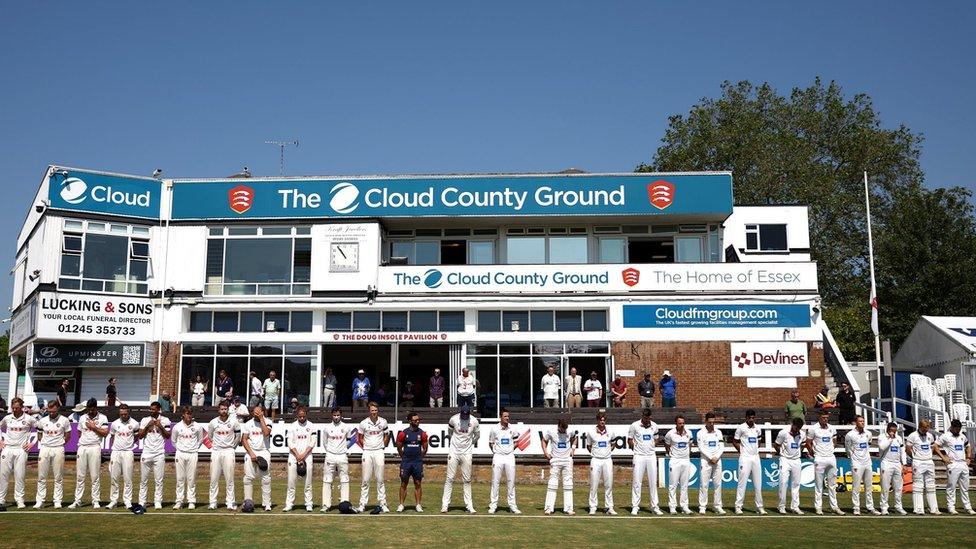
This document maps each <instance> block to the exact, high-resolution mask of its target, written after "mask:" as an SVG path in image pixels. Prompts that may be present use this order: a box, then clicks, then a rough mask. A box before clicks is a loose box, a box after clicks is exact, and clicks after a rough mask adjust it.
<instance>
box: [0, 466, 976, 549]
mask: <svg viewBox="0 0 976 549" xmlns="http://www.w3.org/2000/svg"><path fill="white" fill-rule="evenodd" d="M206 471H207V467H206V466H202V467H201V468H200V476H203V475H204V474H206ZM73 473H74V466H73V464H69V466H68V467H67V471H66V476H65V495H66V501H65V504H67V503H70V501H71V499H72V498H71V496H73V494H74V478H73ZM33 474H34V470H33V468H30V469H29V470H28V476H29V478H28V482H27V498H26V499H27V501H28V508H27V509H25V510H22V511H21V510H17V509H11V510H10V511H9V512H7V513H2V514H0V546H3V547H14V546H17V547H23V546H24V545H25V544H30V545H33V544H37V543H39V542H40V543H43V544H44V545H54V546H80V547H91V546H106V544H108V545H111V546H136V545H143V546H144V545H153V546H171V545H180V546H192V547H197V546H214V545H224V546H226V545H228V544H230V545H250V546H257V545H267V544H270V543H274V544H302V545H307V544H310V543H314V544H317V545H324V544H331V545H351V546H356V547H362V546H368V547H411V548H413V547H422V546H426V545H430V546H441V545H443V544H445V543H451V542H457V543H464V544H466V545H472V544H475V545H479V546H483V547H501V546H508V547H511V546H538V547H556V546H562V547H566V546H568V545H576V546H589V547H594V546H595V547H609V546H618V547H619V546H624V547H647V546H648V545H653V544H660V543H664V544H667V545H669V546H678V547H684V546H695V547H702V546H759V547H790V548H797V547H811V546H814V545H822V544H823V542H824V540H827V541H828V542H830V543H838V542H843V543H845V544H849V545H852V546H857V545H861V546H866V547H874V546H880V545H884V546H886V547H907V546H912V547H935V546H942V547H945V546H949V547H973V546H976V517H971V516H968V515H965V516H962V515H961V516H958V517H951V516H946V515H942V516H939V517H932V516H924V517H916V516H912V515H909V516H907V517H900V516H899V517H895V516H890V517H873V516H870V515H866V516H865V515H862V516H860V517H854V516H852V515H851V514H850V513H848V514H847V515H845V516H842V517H840V516H824V517H817V516H812V515H811V514H809V513H812V495H811V494H806V493H804V495H803V496H802V501H801V505H802V506H803V508H804V510H805V511H808V514H807V515H805V516H802V517H796V516H788V517H782V516H780V515H779V514H777V513H776V511H775V509H776V497H777V496H776V494H775V493H772V492H768V493H765V494H764V497H765V499H766V508H767V510H770V511H771V514H770V515H767V516H759V515H757V514H755V513H754V510H753V509H752V504H751V501H752V493H751V492H750V493H749V494H748V496H747V498H746V502H747V505H746V514H745V515H743V516H732V515H731V507H732V502H733V499H734V496H735V494H734V493H731V492H729V491H726V492H725V494H724V502H725V505H726V510H728V511H730V515H727V516H724V517H718V516H716V515H714V514H712V513H711V512H709V514H708V515H706V516H699V515H697V514H696V515H693V516H681V515H678V516H670V515H664V516H660V517H659V516H654V515H651V514H649V513H648V512H647V511H646V504H647V502H646V493H645V502H644V503H645V510H643V511H642V513H641V514H640V516H638V517H632V516H631V515H630V514H629V510H630V487H629V484H624V483H621V482H620V480H621V479H620V478H618V479H617V487H616V489H615V492H614V498H615V500H614V501H615V504H616V509H617V511H618V512H619V513H620V515H619V516H617V517H608V516H606V515H604V514H602V513H600V514H598V515H596V516H594V517H590V516H587V515H586V511H587V508H586V505H587V504H586V500H587V496H588V491H589V490H588V487H586V486H581V485H577V487H576V490H575V504H576V512H577V513H579V514H578V515H576V516H575V517H567V516H564V515H562V513H559V512H557V514H555V515H553V516H551V517H546V516H544V515H543V501H544V499H545V487H544V486H542V485H539V484H526V485H519V486H518V501H519V507H521V509H522V511H523V513H524V514H523V515H522V516H513V515H511V514H509V513H508V512H507V509H505V508H504V507H503V508H502V509H500V510H499V513H498V514H496V515H493V516H492V515H488V514H487V513H486V510H487V504H488V489H489V486H488V485H487V484H486V483H483V482H482V483H476V484H475V485H474V499H475V506H476V507H477V509H478V511H479V513H478V514H477V515H473V516H469V515H467V513H465V512H464V511H463V504H462V502H461V488H460V485H459V484H456V485H455V489H454V501H453V504H452V510H451V512H450V513H449V514H447V515H441V514H439V513H438V511H439V509H440V497H441V494H442V488H443V483H442V482H438V481H433V480H432V481H431V482H429V483H425V487H426V490H425V492H424V508H425V513H424V514H423V515H419V514H418V513H416V512H415V511H413V509H412V507H408V511H407V512H404V513H402V514H396V513H392V514H389V515H380V516H371V515H358V516H343V515H338V514H336V513H335V512H330V513H328V514H323V513H320V512H319V511H318V508H316V511H315V512H314V513H307V512H305V510H304V506H303V504H304V501H303V500H302V496H301V494H300V493H299V496H298V500H297V501H296V504H297V505H299V507H297V509H298V510H297V511H292V512H290V513H287V514H286V513H282V512H281V506H282V502H283V500H284V496H285V489H286V484H285V482H284V480H281V479H275V480H274V482H273V487H272V499H273V501H274V502H275V509H274V510H273V511H272V512H270V513H265V512H263V511H260V510H259V511H257V512H255V513H254V514H250V515H248V514H243V513H239V512H237V513H232V512H228V511H226V509H224V508H223V506H221V508H220V509H219V510H217V511H208V510H207V509H206V501H207V485H206V483H205V482H204V481H203V480H202V479H198V480H199V481H200V482H199V483H198V488H197V502H198V507H197V509H196V510H194V511H188V510H182V511H173V510H172V508H171V505H172V500H173V498H174V480H173V471H172V469H171V466H169V465H168V466H167V478H166V483H165V490H164V499H165V500H166V501H168V502H170V503H169V504H168V505H167V506H166V507H164V509H163V510H161V511H156V510H153V509H150V510H149V511H148V512H147V513H146V514H145V515H143V516H135V515H133V514H132V513H130V512H128V511H125V510H121V509H114V510H106V509H99V510H94V509H92V508H91V507H90V506H88V504H87V503H86V504H85V506H84V507H83V508H82V509H78V510H67V509H61V510H56V509H53V508H52V507H51V505H50V503H48V505H47V507H45V508H44V509H43V510H40V511H35V510H33V509H31V508H30V507H29V505H30V504H31V502H32V501H33V499H34V492H35V487H36V481H35V480H34V476H33ZM136 476H138V475H136ZM628 480H629V479H628ZM353 481H354V482H353V485H352V486H351V490H350V491H351V493H352V499H353V501H354V502H357V501H358V497H359V485H358V483H357V482H356V477H353ZM398 487H399V482H389V480H388V482H387V495H388V498H389V500H390V502H391V508H395V507H396V501H397V489H398ZM135 488H136V490H135V493H136V494H137V493H138V485H137V486H136V487H135ZM108 489H109V482H108V477H107V474H105V472H104V471H103V476H102V501H103V502H104V501H105V500H106V499H107V496H108ZM236 489H237V493H236V495H237V499H238V502H240V500H241V499H242V498H243V492H242V486H241V482H240V478H239V477H238V480H237V488H236ZM12 490H13V486H12V485H11V487H10V492H9V493H8V499H7V501H8V504H9V503H11V500H12ZM313 491H314V496H315V502H316V504H319V503H320V499H319V498H320V494H321V477H316V478H314V488H313ZM50 496H51V490H50V489H49V490H48V497H50ZM337 496H338V494H336V495H335V496H334V497H337ZM660 496H661V501H662V507H663V508H664V509H665V510H666V509H667V505H666V502H667V492H666V491H665V490H661V491H660ZM689 496H690V498H689V499H690V500H691V503H692V505H691V507H692V509H694V510H697V501H698V500H697V497H698V492H697V490H695V489H692V490H691V491H690V494H689ZM838 497H839V500H840V504H841V507H842V508H844V509H845V510H849V509H850V494H846V493H841V494H838ZM219 499H220V500H221V501H223V491H221V494H220V497H219ZM501 499H502V500H503V501H504V491H503V494H502V497H501ZM85 501H86V502H87V501H88V500H87V497H86V499H85ZM412 501H413V492H412V488H411V490H410V491H409V492H408V496H407V503H408V505H409V504H410V503H411V502H412ZM876 502H877V501H876ZM940 502H941V503H942V504H943V506H944V496H943V494H941V493H940ZM201 503H202V505H201ZM601 503H602V497H601ZM905 504H906V507H908V508H909V509H910V507H911V498H910V496H906V498H905ZM556 508H557V509H561V508H562V495H561V494H560V499H559V500H558V501H557V505H556ZM960 508H961V507H960Z"/></svg>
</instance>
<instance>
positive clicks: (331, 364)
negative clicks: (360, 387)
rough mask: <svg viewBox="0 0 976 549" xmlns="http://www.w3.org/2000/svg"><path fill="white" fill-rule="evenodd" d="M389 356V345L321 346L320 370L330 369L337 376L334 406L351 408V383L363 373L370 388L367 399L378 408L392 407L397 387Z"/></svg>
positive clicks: (390, 354) (390, 353) (320, 381)
mask: <svg viewBox="0 0 976 549" xmlns="http://www.w3.org/2000/svg"><path fill="white" fill-rule="evenodd" d="M391 356H392V352H391V348H390V345H359V344H348V345H332V344H327V345H323V346H322V371H323V372H324V371H325V369H326V368H332V374H333V375H335V377H336V403H337V404H338V405H339V406H342V407H347V406H352V380H353V378H355V377H356V372H358V371H359V370H363V371H364V372H366V377H367V378H369V382H370V386H371V390H370V394H369V399H370V400H372V401H375V402H377V403H378V404H379V405H380V406H393V405H394V400H393V399H394V396H395V390H394V387H395V385H396V384H395V383H394V380H393V378H392V377H391V376H390V357H391ZM319 383H322V380H319Z"/></svg>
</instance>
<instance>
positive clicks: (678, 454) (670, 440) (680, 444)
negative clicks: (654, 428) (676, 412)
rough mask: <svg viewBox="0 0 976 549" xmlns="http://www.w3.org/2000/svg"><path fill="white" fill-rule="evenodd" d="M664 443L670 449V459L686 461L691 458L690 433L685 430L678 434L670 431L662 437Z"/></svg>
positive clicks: (676, 431)
mask: <svg viewBox="0 0 976 549" xmlns="http://www.w3.org/2000/svg"><path fill="white" fill-rule="evenodd" d="M664 442H665V443H666V444H667V445H669V446H670V447H671V459H688V458H690V457H691V431H689V430H688V429H685V432H684V433H679V432H678V430H677V429H671V430H670V431H668V434H666V435H664Z"/></svg>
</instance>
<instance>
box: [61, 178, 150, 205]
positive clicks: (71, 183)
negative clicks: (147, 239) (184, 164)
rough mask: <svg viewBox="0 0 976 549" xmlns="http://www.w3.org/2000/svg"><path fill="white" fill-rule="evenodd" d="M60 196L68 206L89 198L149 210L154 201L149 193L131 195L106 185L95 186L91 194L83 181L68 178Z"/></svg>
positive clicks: (62, 186)
mask: <svg viewBox="0 0 976 549" xmlns="http://www.w3.org/2000/svg"><path fill="white" fill-rule="evenodd" d="M59 194H60V195H61V199H62V200H64V201H65V202H67V203H68V204H81V203H82V202H84V201H85V200H87V199H88V198H91V199H92V201H94V202H104V203H108V204H119V205H126V206H141V207H143V208H148V207H149V205H150V201H151V200H152V199H151V197H150V195H149V191H146V192H144V193H131V192H125V191H119V190H115V189H113V188H112V187H110V186H106V185H93V186H92V187H91V191H90V192H89V190H88V184H87V183H85V181H84V180H83V179H80V178H77V177H68V178H66V179H65V180H64V181H62V182H61V191H60V193H59Z"/></svg>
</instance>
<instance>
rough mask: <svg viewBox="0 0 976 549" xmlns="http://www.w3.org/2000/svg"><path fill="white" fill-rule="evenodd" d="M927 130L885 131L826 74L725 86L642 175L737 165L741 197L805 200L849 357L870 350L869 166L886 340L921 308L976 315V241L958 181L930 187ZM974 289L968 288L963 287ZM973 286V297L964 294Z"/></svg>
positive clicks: (678, 121)
mask: <svg viewBox="0 0 976 549" xmlns="http://www.w3.org/2000/svg"><path fill="white" fill-rule="evenodd" d="M921 144H922V136H921V135H919V134H917V133H914V132H912V131H911V130H910V129H908V128H907V127H905V126H899V127H897V128H895V129H889V128H885V127H884V126H883V125H882V121H881V118H880V116H879V115H878V113H877V112H876V111H875V110H874V106H873V104H872V101H871V98H870V97H868V96H867V95H865V94H857V95H855V96H853V97H852V98H850V99H847V98H845V96H844V93H843V90H842V89H841V87H840V86H839V85H838V84H836V83H834V82H831V83H829V84H824V82H823V81H821V80H820V79H819V78H818V79H816V80H815V81H814V83H813V85H811V86H810V87H807V88H794V89H793V90H792V92H791V93H790V94H789V96H783V95H780V94H779V93H777V91H776V90H775V89H774V88H773V87H772V86H770V85H769V84H768V83H764V84H761V85H758V86H756V85H753V84H751V83H750V82H745V81H744V82H739V83H735V84H733V83H731V82H725V83H723V84H722V94H721V97H719V98H716V99H713V98H703V99H702V100H701V101H700V102H699V103H698V104H696V105H694V106H693V107H692V108H691V111H690V112H689V113H688V114H687V115H675V116H672V117H670V119H669V127H668V129H667V131H666V133H665V135H664V138H663V139H662V144H661V146H660V147H659V148H658V150H657V152H656V153H655V155H654V158H653V160H652V162H651V163H650V164H640V165H639V166H638V167H637V171H685V170H732V174H733V178H734V193H735V201H736V204H740V205H742V204H806V205H808V206H809V209H810V246H811V254H812V256H813V259H814V260H815V261H817V264H818V265H817V267H818V273H819V277H820V292H821V294H822V295H823V298H824V305H825V308H824V315H825V319H826V320H827V322H828V323H829V324H830V325H831V329H832V330H833V332H834V335H835V337H836V338H837V339H838V341H839V343H840V345H841V348H842V349H843V350H844V352H845V355H847V357H848V358H854V359H868V360H871V359H873V358H874V352H873V336H872V334H871V328H870V308H869V306H868V297H869V294H870V283H869V275H868V251H867V228H866V221H865V218H866V216H865V209H864V184H863V172H864V171H867V172H868V174H869V178H870V185H871V213H872V220H873V222H874V224H875V231H874V236H875V248H876V249H875V252H876V253H875V268H876V272H877V283H878V301H879V304H880V307H879V308H880V311H881V315H880V320H881V331H882V337H890V338H891V339H892V341H893V343H894V345H895V348H897V345H898V344H899V343H900V342H901V340H902V339H903V338H904V337H905V336H906V335H907V334H908V331H909V330H910V329H911V326H913V325H914V324H915V322H916V321H917V320H918V317H919V315H920V314H971V313H973V311H974V308H976V298H974V297H973V296H974V295H976V294H974V293H973V292H972V287H973V286H972V285H973V284H974V283H973V281H972V280H971V279H972V278H973V277H972V276H970V277H969V278H968V279H967V277H966V276H964V275H965V273H967V272H969V273H972V272H973V270H972V267H973V262H974V261H976V259H974V257H976V256H974V255H973V254H972V252H971V250H973V249H974V248H973V246H976V230H974V227H973V210H972V206H971V204H970V203H969V198H970V197H969V194H968V193H967V192H965V191H964V190H962V189H959V188H953V189H937V190H934V191H929V190H927V189H925V187H923V185H922V183H923V180H924V174H923V173H922V169H921V167H920V166H919V156H920V153H921ZM967 289H968V291H966V290H967ZM963 292H965V293H963Z"/></svg>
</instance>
